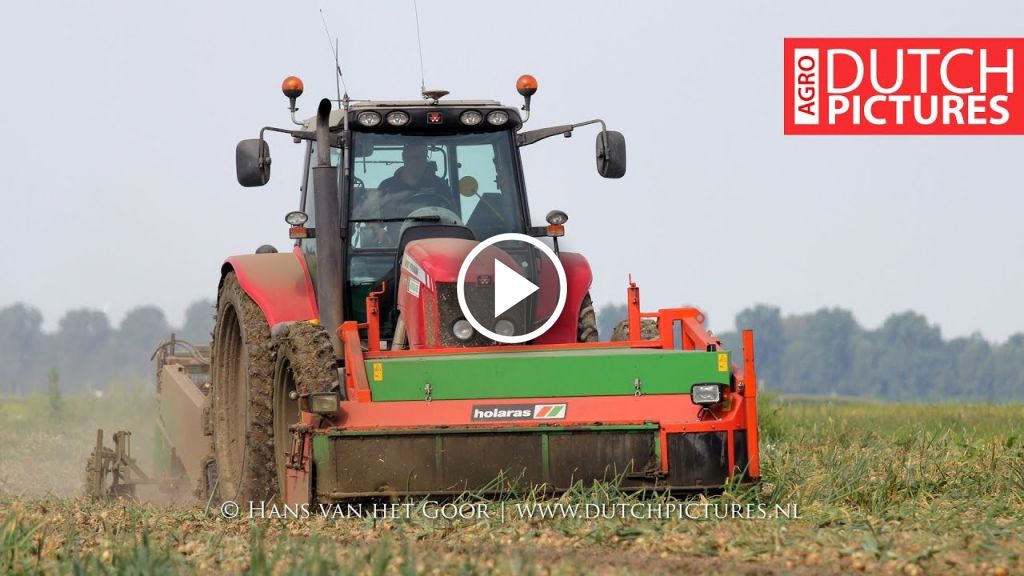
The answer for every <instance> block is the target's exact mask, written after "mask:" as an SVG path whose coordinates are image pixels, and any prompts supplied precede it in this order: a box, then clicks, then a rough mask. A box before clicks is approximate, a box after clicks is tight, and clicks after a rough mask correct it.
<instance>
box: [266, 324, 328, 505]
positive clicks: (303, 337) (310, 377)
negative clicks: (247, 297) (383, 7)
mask: <svg viewBox="0 0 1024 576" xmlns="http://www.w3.org/2000/svg"><path fill="white" fill-rule="evenodd" d="M275 332H276V330H275ZM274 343H275V344H276V346H277V366H276V368H275V369H274V461H275V468H276V470H277V485H278V486H279V487H280V491H281V495H282V496H283V490H284V486H285V471H286V468H285V463H286V458H287V455H288V452H289V451H291V449H292V441H291V440H292V432H291V431H290V430H289V429H288V428H289V427H290V426H292V425H293V424H297V423H298V422H299V403H298V400H297V398H298V395H299V394H300V393H301V392H302V391H305V392H306V393H314V392H326V391H328V390H330V389H331V388H332V387H333V386H334V385H336V384H338V368H337V366H338V363H337V361H336V360H335V358H334V347H333V346H331V339H330V337H329V336H328V335H327V330H325V329H324V328H323V327H322V326H320V325H317V324H311V323H309V322H295V323H294V324H289V325H287V326H285V327H284V328H283V329H282V330H281V331H280V333H277V334H275V336H274Z"/></svg>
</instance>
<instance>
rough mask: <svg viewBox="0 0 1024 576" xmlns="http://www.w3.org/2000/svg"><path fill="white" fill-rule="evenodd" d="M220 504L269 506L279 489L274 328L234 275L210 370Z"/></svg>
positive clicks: (224, 289)
mask: <svg viewBox="0 0 1024 576" xmlns="http://www.w3.org/2000/svg"><path fill="white" fill-rule="evenodd" d="M210 370H211V374H210V379H211V382H212V384H213V390H212V392H211V394H212V413H211V416H212V419H213V447H214V454H215V458H216V466H217V470H216V478H217V480H216V482H217V487H216V494H215V495H214V499H216V500H237V501H244V500H255V501H265V500H268V499H269V498H270V497H272V496H273V494H274V492H275V489H276V486H275V484H276V474H275V472H274V448H273V440H272V437H271V434H272V425H273V419H272V415H271V386H272V384H273V379H274V358H273V348H272V346H271V341H270V329H269V328H268V326H267V320H266V318H265V317H264V316H263V312H262V311H261V310H260V308H259V306H257V305H256V303H255V302H253V300H252V298H250V297H249V295H248V294H246V293H245V291H244V290H242V287H241V286H240V285H239V284H238V278H236V277H235V273H234V272H229V273H228V274H227V275H226V276H225V277H224V281H223V282H222V283H221V288H220V293H219V294H218V296H217V321H216V324H215V326H214V329H213V350H212V359H211V366H210Z"/></svg>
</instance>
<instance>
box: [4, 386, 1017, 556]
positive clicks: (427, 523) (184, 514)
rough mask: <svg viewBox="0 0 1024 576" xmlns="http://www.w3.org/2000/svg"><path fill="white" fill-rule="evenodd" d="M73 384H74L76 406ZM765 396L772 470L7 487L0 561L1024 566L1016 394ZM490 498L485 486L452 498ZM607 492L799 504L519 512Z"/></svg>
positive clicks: (767, 457) (587, 500) (629, 499)
mask: <svg viewBox="0 0 1024 576" xmlns="http://www.w3.org/2000/svg"><path fill="white" fill-rule="evenodd" d="M77 401H78V399H77V398H74V397H69V398H68V403H69V406H73V405H74V404H75V403H76V402H77ZM759 408H760V414H761V441H760V446H761V464H762V467H761V471H762V482H761V483H760V484H755V485H740V484H734V485H730V486H728V487H727V488H726V489H725V490H724V492H721V493H702V494H697V495H694V496H693V497H692V498H690V499H688V500H686V501H685V502H683V501H681V500H678V499H675V498H673V497H671V496H669V495H665V494H662V493H647V494H636V493H624V492H622V491H621V490H619V489H617V488H616V486H615V485H614V483H601V482H597V483H592V484H584V483H583V482H578V483H576V484H575V485H574V486H573V487H572V488H571V489H570V490H569V491H568V492H567V493H565V494H561V495H555V496H552V495H549V494H545V493H543V491H539V490H535V491H533V492H530V493H522V494H516V495H509V496H507V497H505V498H501V499H491V500H487V502H489V503H490V504H491V506H492V507H494V506H497V505H498V503H499V502H501V503H504V505H505V506H506V509H507V510H508V514H506V515H505V516H503V517H501V518H498V517H494V518H455V519H444V518H437V519H431V518H428V517H425V516H423V515H416V514H414V515H413V516H412V517H411V518H399V519H393V520H380V519H377V520H374V519H370V518H323V517H311V518H304V519H298V520H289V521H282V520H269V519H256V520H249V519H236V520H225V519H223V518H220V517H219V516H217V515H214V516H212V517H210V516H207V515H205V514H203V510H202V508H203V506H202V503H193V504H188V505H179V506H158V505H153V504H140V503H134V502H94V501H91V500H85V499H57V498H53V497H46V498H24V497H18V498H15V497H9V496H0V574H8V573H12V574H50V573H58V574H69V573H74V574H93V573H104V574H194V573H203V574H205V573H218V574H219V573H224V574H240V573H248V574H259V575H269V574H312V575H323V576H327V575H328V574H360V575H363V574H365V575H376V574H395V575H403V576H404V575H410V576H411V575H412V574H502V575H505V574H507V575H513V574H516V575H520V574H550V575H553V576H558V575H563V574H580V575H582V574H687V573H709V574H832V573H837V574H849V573H856V572H865V573H872V574H873V573H886V574H979V575H982V574H984V575H991V574H1020V573H1024V540H1022V539H1021V538H1020V535H1021V534H1022V533H1024V445H1022V442H1021V440H1020V438H1021V432H1020V430H1019V428H1020V426H1019V422H1020V421H1021V419H1022V418H1024V407H1022V406H1021V405H1007V406H993V405H985V404H941V405H920V404H883V403H872V402H864V401H851V400H835V401H833V400H825V401H823V400H821V399H820V398H818V399H815V400H811V399H801V400H800V401H798V402H795V401H791V400H787V399H785V398H779V397H772V396H771V395H770V394H768V395H764V396H761V397H759ZM28 425H30V426H31V425H35V426H39V427H43V426H44V425H45V424H44V423H39V424H28ZM23 426H24V425H22V426H19V427H18V429H17V432H18V433H20V434H24V433H25V430H24V427H23ZM3 432H5V427H4V426H3V424H2V423H0V433H3ZM76 433H77V432H69V433H68V436H69V437H70V436H73V435H74V434H76ZM481 501H484V500H482V496H481V495H479V494H465V495H462V496H460V497H458V498H457V499H456V500H455V502H456V503H473V502H481ZM604 503H607V504H613V505H624V506H627V507H630V508H631V507H632V506H641V507H646V506H647V505H652V506H658V505H664V504H676V505H679V504H680V503H686V504H691V505H693V506H696V507H697V508H696V510H698V511H699V510H700V506H702V505H704V504H707V505H713V506H716V507H717V510H719V511H721V510H728V509H729V508H731V507H734V506H739V507H745V506H750V505H765V506H766V507H767V509H768V510H771V511H773V512H774V511H775V508H774V507H775V506H776V505H778V506H780V507H781V508H782V510H783V511H785V512H789V513H790V515H788V516H785V517H783V516H780V515H775V516H772V517H769V518H760V519H740V518H734V517H733V518H730V517H724V516H723V517H714V516H713V515H712V516H711V517H708V518H700V519H693V518H690V519H687V518H679V517H661V518H659V517H654V518H631V517H621V516H616V517H607V518H593V517H591V518H590V519H583V518H580V517H572V516H559V515H553V516H547V517H544V518H543V519H542V518H540V517H539V516H536V515H534V516H523V515H517V514H516V513H515V512H514V510H516V509H517V506H522V507H525V508H534V509H536V507H537V506H543V507H555V506H558V507H560V509H561V510H567V509H571V508H572V507H574V506H575V507H577V508H579V507H582V506H586V505H588V504H598V505H600V504H604ZM642 510H643V508H641V512H642Z"/></svg>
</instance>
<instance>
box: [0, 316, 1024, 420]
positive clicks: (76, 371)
mask: <svg viewBox="0 0 1024 576" xmlns="http://www.w3.org/2000/svg"><path fill="white" fill-rule="evenodd" d="M213 316H214V304H213V302H212V301H210V300H200V301H197V302H194V303H193V304H192V305H190V306H189V307H188V309H187V311H186V314H185V322H184V324H182V325H181V326H178V327H175V326H171V325H170V323H169V322H168V321H167V318H166V316H165V315H164V313H163V311H162V310H160V309H159V308H157V307H156V306H141V307H138V308H135V309H133V310H131V311H129V312H128V313H127V314H126V315H125V317H124V319H123V320H121V322H120V323H119V324H118V325H117V326H114V325H113V324H112V323H111V321H110V319H109V318H108V317H107V315H106V314H104V313H103V312H101V311H98V310H91V309H79V310H71V311H69V312H67V313H66V314H65V315H64V316H63V317H62V318H61V319H60V321H59V323H58V326H57V330H56V331H53V332H46V331H43V329H42V326H43V316H42V314H41V313H40V312H39V310H38V309H36V308H33V307H31V306H28V305H25V304H13V305H10V306H7V307H5V308H0V395H22V394H26V393H30V392H45V391H47V390H48V388H52V387H53V382H54V381H55V379H58V378H59V382H60V388H61V390H62V391H63V392H64V393H74V392H82V391H89V390H103V389H105V388H106V387H107V386H109V385H110V384H112V383H117V382H119V383H124V384H127V383H135V382H147V383H148V382H150V381H151V380H152V379H153V374H154V366H153V364H152V362H151V361H150V356H151V355H152V353H153V351H154V349H155V348H156V346H157V344H158V343H159V342H160V341H161V340H164V339H166V338H168V337H169V336H170V334H171V333H172V332H173V333H176V334H177V336H178V337H179V338H181V339H184V340H188V341H191V342H193V343H196V344H206V343H208V342H209V340H210V333H211V332H212V331H213V321H214V319H213ZM597 316H598V328H599V331H600V334H601V336H602V338H604V339H607V338H608V337H609V336H610V335H611V333H612V330H613V328H614V326H615V324H617V323H618V322H619V321H620V320H622V319H624V318H625V317H626V306H625V305H624V304H609V305H605V306H604V307H602V308H600V309H599V310H598V314H597ZM735 325H736V326H737V327H741V328H752V329H753V330H754V331H755V334H756V344H757V346H756V347H757V366H758V376H759V380H760V382H761V384H762V386H763V387H764V388H765V389H767V390H772V391H777V392H782V393H788V394H814V395H840V396H860V397H866V398H877V399H884V400H900V401H938V400H971V401H987V402H1003V401H1022V400H1024V333H1018V334H1015V335H1014V336H1012V337H1010V338H1009V339H1008V340H1007V341H1006V342H1003V343H998V344H997V343H991V342H988V341H987V340H985V339H984V338H982V337H981V336H980V335H972V336H968V337H962V338H953V339H951V340H946V339H944V338H943V337H942V333H941V331H940V330H939V328H938V327H937V326H934V325H932V324H930V323H929V322H928V320H927V319H926V318H925V317H924V316H922V315H921V314H918V313H916V312H902V313H899V314H893V315H892V316H890V317H889V318H888V319H886V321H885V322H884V323H883V324H882V325H881V326H879V327H878V328H877V329H874V330H868V329H865V328H864V327H862V326H861V325H860V324H858V323H857V321H856V320H855V319H854V317H853V314H852V313H850V312H849V311H848V310H843V309H839V308H831V309H822V310H818V311H816V312H812V313H808V314H795V315H786V316H783V315H782V312H781V310H780V309H779V308H778V307H775V306H766V305H758V306H754V307H751V308H747V309H745V310H743V311H741V312H740V313H739V314H737V316H736V322H735ZM718 337H719V338H721V339H722V342H723V344H724V345H725V347H726V348H727V349H728V350H732V351H734V352H735V353H736V354H739V352H740V349H741V346H740V336H739V333H738V332H736V331H731V332H723V333H720V334H718ZM51 392H52V391H51Z"/></svg>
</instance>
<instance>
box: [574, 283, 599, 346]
mask: <svg viewBox="0 0 1024 576" xmlns="http://www.w3.org/2000/svg"><path fill="white" fill-rule="evenodd" d="M597 340H598V334H597V314H595V313H594V303H593V302H592V301H591V300H590V292H587V294H586V295H585V296H584V297H583V303H582V304H580V315H579V321H578V322H577V324H576V341H577V342H597Z"/></svg>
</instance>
